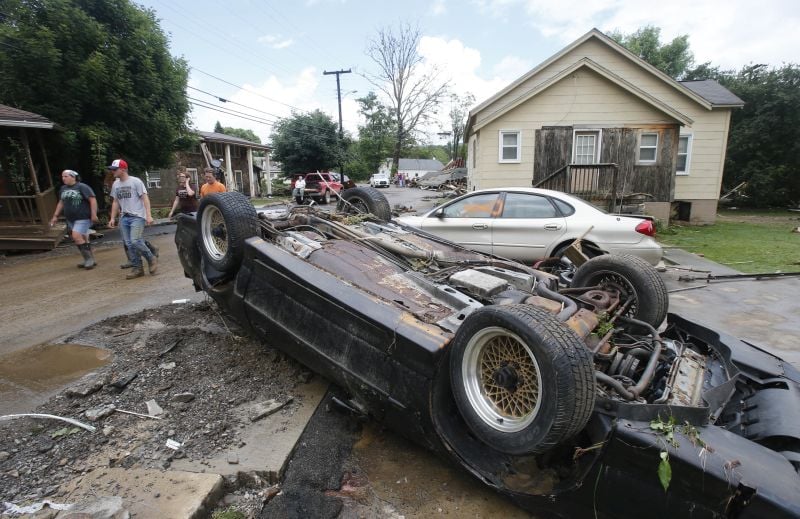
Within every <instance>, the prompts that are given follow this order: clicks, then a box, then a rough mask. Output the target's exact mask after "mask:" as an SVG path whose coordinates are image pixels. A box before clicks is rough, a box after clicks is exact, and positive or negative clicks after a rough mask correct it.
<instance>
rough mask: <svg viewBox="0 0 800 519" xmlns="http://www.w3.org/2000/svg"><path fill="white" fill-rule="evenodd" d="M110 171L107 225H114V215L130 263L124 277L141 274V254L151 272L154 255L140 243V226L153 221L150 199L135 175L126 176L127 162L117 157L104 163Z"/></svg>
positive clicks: (141, 234) (155, 263)
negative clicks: (110, 181) (109, 209)
mask: <svg viewBox="0 0 800 519" xmlns="http://www.w3.org/2000/svg"><path fill="white" fill-rule="evenodd" d="M108 169H110V170H111V171H112V173H114V179H115V180H114V184H113V185H112V186H111V199H112V200H113V201H112V203H111V218H110V219H109V221H108V226H109V227H111V228H114V227H115V226H116V218H117V215H118V214H120V213H121V214H122V216H121V217H120V220H119V227H120V231H121V232H122V239H123V241H124V242H125V246H126V248H127V253H128V260H130V262H131V265H132V267H131V272H130V273H129V274H128V275H127V276H125V279H135V278H139V277H142V276H144V270H143V269H142V257H144V259H145V260H147V265H148V270H149V271H150V274H151V275H153V274H155V273H156V271H157V269H158V258H157V257H156V256H155V255H154V254H153V253H152V252H151V251H150V249H149V248H147V245H145V243H144V238H143V235H144V226H145V225H150V224H152V223H153V217H152V215H151V213H150V198H149V197H148V196H147V189H146V188H145V187H144V183H143V182H142V181H141V180H139V179H138V178H136V177H132V176H130V175H128V163H127V162H125V161H124V160H122V159H117V160H115V161H114V162H112V163H111V165H110V166H108Z"/></svg>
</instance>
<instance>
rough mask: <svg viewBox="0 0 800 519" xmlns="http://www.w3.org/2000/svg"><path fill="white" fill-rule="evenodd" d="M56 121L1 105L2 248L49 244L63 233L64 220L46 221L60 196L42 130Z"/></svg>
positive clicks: (0, 219) (34, 248)
mask: <svg viewBox="0 0 800 519" xmlns="http://www.w3.org/2000/svg"><path fill="white" fill-rule="evenodd" d="M54 126H55V125H54V124H53V123H52V122H51V121H49V120H47V119H46V118H44V117H43V116H41V115H38V114H34V113H31V112H26V111H24V110H19V109H16V108H12V107H10V106H5V105H0V250H15V249H26V250H41V249H45V250H47V249H53V248H54V247H56V246H57V245H58V243H59V242H60V241H61V239H62V238H63V237H64V227H65V226H64V225H63V224H59V225H56V226H54V227H50V218H51V217H52V215H53V212H54V211H55V208H56V204H57V203H58V197H57V192H56V187H55V186H54V185H53V175H52V172H51V171H50V166H49V164H48V162H47V153H46V150H45V145H44V140H43V137H42V134H41V132H42V131H43V130H52V129H53V128H54ZM31 140H32V141H33V144H34V146H31Z"/></svg>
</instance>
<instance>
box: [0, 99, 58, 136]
mask: <svg viewBox="0 0 800 519" xmlns="http://www.w3.org/2000/svg"><path fill="white" fill-rule="evenodd" d="M0 126H12V127H16V128H44V129H47V130H52V129H53V128H54V127H55V123H53V121H51V120H49V119H48V118H47V117H45V116H43V115H39V114H35V113H33V112H26V111H25V110H20V109H19V108H13V107H11V106H7V105H0Z"/></svg>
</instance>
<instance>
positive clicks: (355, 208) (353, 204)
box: [347, 197, 369, 214]
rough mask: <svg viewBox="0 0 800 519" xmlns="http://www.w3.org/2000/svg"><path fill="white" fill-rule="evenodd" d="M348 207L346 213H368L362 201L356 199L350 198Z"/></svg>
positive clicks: (367, 208)
mask: <svg viewBox="0 0 800 519" xmlns="http://www.w3.org/2000/svg"><path fill="white" fill-rule="evenodd" d="M348 202H350V205H349V206H347V212H348V213H356V214H363V213H368V212H369V207H367V204H366V203H364V201H363V200H362V199H360V198H358V197H352V198H350V199H349V200H348Z"/></svg>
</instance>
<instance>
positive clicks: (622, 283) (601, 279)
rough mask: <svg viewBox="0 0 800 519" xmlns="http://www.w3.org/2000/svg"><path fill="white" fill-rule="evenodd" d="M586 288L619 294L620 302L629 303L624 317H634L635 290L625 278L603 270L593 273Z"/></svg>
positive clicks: (636, 308)
mask: <svg viewBox="0 0 800 519" xmlns="http://www.w3.org/2000/svg"><path fill="white" fill-rule="evenodd" d="M586 285H587V286H594V285H597V286H600V287H602V288H604V289H612V290H616V291H617V292H619V295H620V298H621V300H622V302H623V303H624V302H626V301H630V302H631V304H630V306H628V310H627V311H626V312H625V315H626V316H628V317H630V316H634V315H636V313H637V312H638V311H639V298H638V296H637V295H636V289H635V288H634V287H633V285H632V284H631V282H630V281H628V280H627V278H625V276H622V275H620V274H619V273H617V272H612V271H610V270H603V271H600V272H597V273H595V275H594V276H592V277H591V278H590V279H589V280H588V281H587V282H586Z"/></svg>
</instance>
